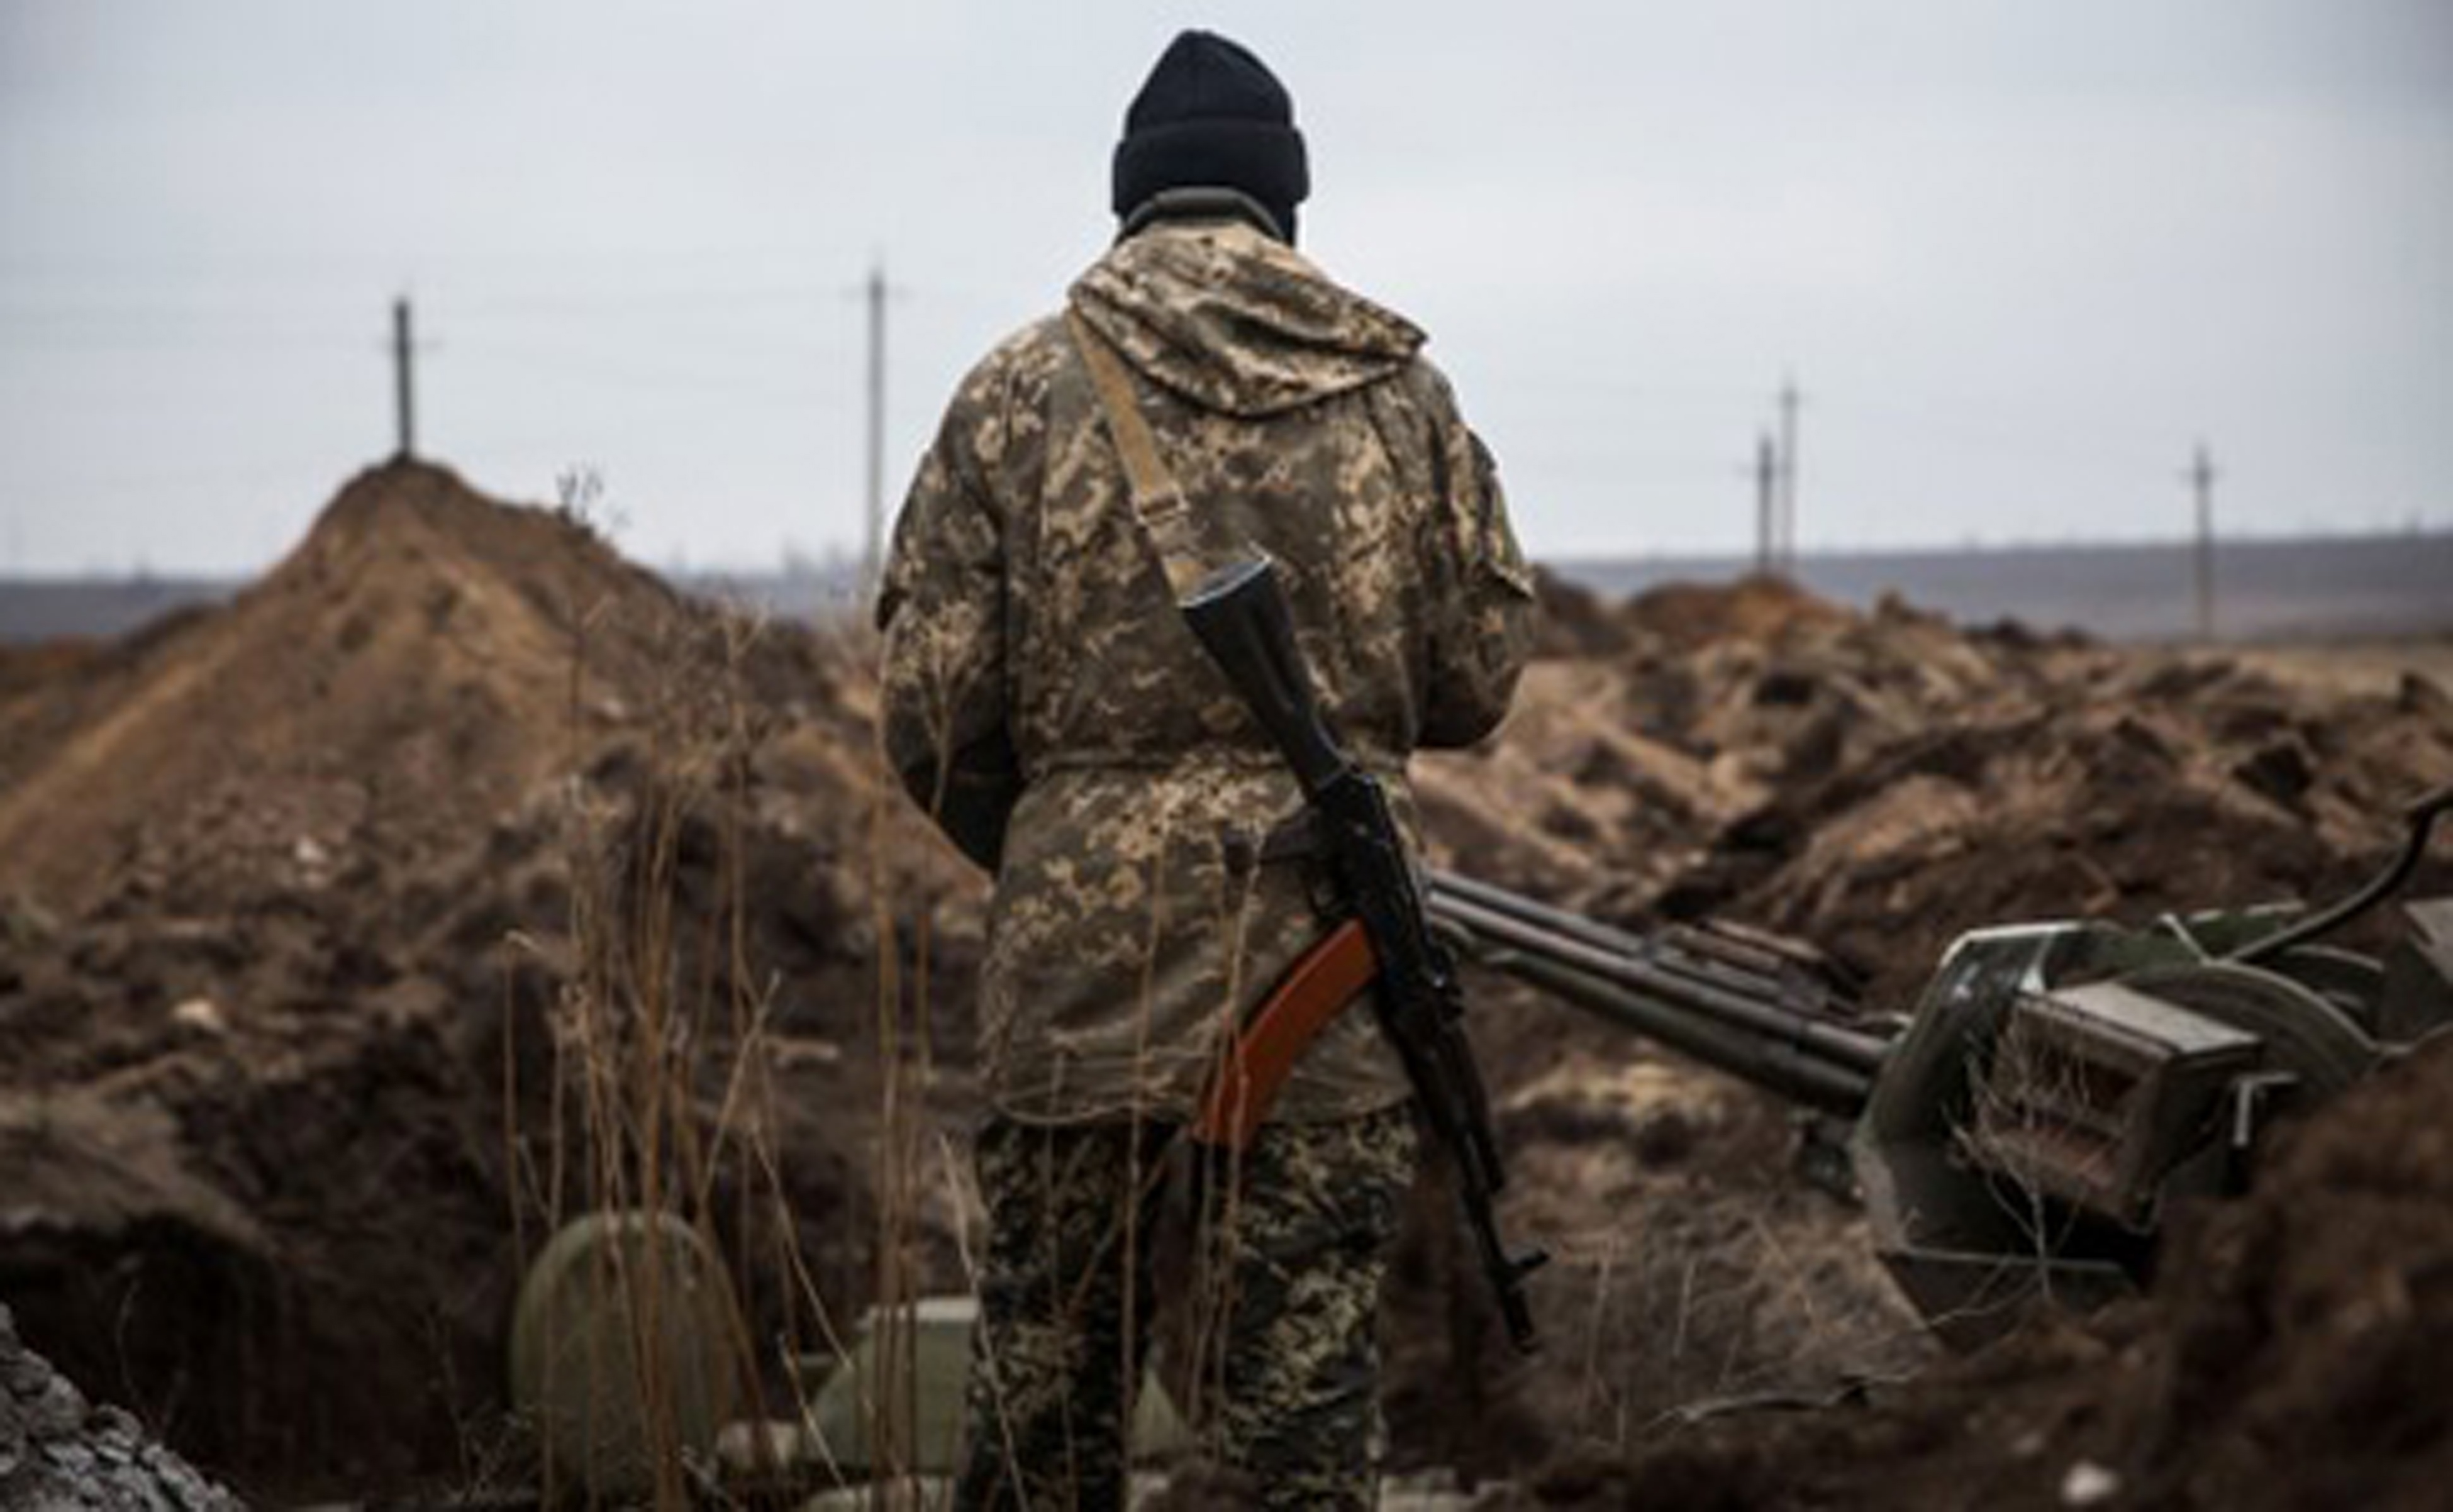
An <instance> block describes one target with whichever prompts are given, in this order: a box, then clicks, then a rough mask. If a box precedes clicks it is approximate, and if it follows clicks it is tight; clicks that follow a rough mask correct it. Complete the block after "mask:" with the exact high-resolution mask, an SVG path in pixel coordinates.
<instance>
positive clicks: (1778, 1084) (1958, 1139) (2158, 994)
mask: <svg viewBox="0 0 2453 1512" xmlns="http://www.w3.org/2000/svg"><path fill="white" fill-rule="evenodd" d="M2447 810H2453V787H2447V788H2444V789H2442V790H2440V791H2438V792H2435V793H2433V794H2431V795H2429V796H2428V797H2426V798H2424V799H2422V800H2421V801H2420V802H2418V803H2417V804H2414V805H2413V806H2411V807H2410V808H2409V810H2408V811H2407V814H2406V823H2407V829H2406V832H2405V836H2404V840H2403V846H2402V848H2401V851H2400V852H2399V854H2398V855H2397V856H2396V857H2395V858H2394V860H2393V861H2392V863H2391V864H2390V865H2387V866H2386V867H2385V868H2384V869H2383V871H2382V872H2380V873H2379V874H2378V875H2377V876H2376V877H2375V878H2373V879H2372V880H2370V881H2369V882H2368V883H2367V884H2366V885H2363V886H2362V887H2360V888H2359V889H2358V890H2357V891H2355V892H2354V893H2352V894H2351V895H2350V896H2349V897H2346V898H2344V899H2343V900H2342V901H2341V902H2339V903H2337V904H2334V905H2331V906H2328V907H2324V908H2322V909H2318V910H2314V911H2309V912H2303V911H2301V910H2299V909H2296V908H2291V907H2262V908H2250V909H2244V910H2236V911H2231V912H2224V913H2205V914H2196V915H2191V916H2187V917H2178V916H2166V917H2165V918H2164V919H2161V920H2158V921H2157V922H2156V923H2155V924H2154V925H2151V926H2149V927H2146V928H2128V927H2123V926H2121V925H2113V924H2109V923H2105V922H2102V921H2078V922H2064V923H2048V924H2029V925H2006V926H2002V927H1996V928H1989V929H1981V930H1977V931H1975V932H1973V933H1970V934H1966V935H1963V936H1962V937H1960V939H1959V940H1957V941H1956V942H1955V943H1953V944H1952V945H1951V946H1950V947H1949V949H1948V950H1947V951H1945V952H1944V956H1943V959H1942V963H1941V965H1940V967H1939V968H1938V969H1937V970H1936V971H1935V973H1934V975H1933V977H1932V979H1931V980H1930V981H1929V982H1928V983H1927V985H1926V986H1925V990H1924V991H1923V992H1922V994H1920V996H1919V997H1918V999H1917V1001H1916V1003H1915V1005H1913V1007H1912V1009H1911V1010H1910V1011H1909V1012H1907V1013H1905V1014H1900V1015H1885V1014H1880V1013H1867V1012H1865V1011H1864V1010H1863V1009H1862V1008H1860V1007H1859V1006H1858V1005H1857V1004H1856V1003H1855V1002H1854V1001H1853V994H1852V992H1851V991H1850V988H1849V985H1848V984H1846V983H1845V982H1844V981H1838V980H1835V978H1834V976H1833V974H1832V973H1830V972H1829V971H1827V970H1825V969H1823V968H1822V966H1821V965H1820V963H1819V962H1818V960H1817V958H1816V957H1815V956H1814V954H1813V953H1812V952H1811V951H1809V950H1806V949H1804V948H1803V947H1800V946H1797V945H1792V944H1789V943H1787V942H1784V941H1781V940H1779V939H1777V938H1775V937H1771V936H1767V935H1763V934H1758V933H1755V932H1752V931H1746V930H1742V929H1733V928H1729V927H1726V926H1720V925H1704V926H1696V925H1673V926H1670V927H1668V928H1665V929H1662V930H1659V931H1656V932H1652V933H1648V934H1636V933H1631V932H1628V931H1625V930H1622V929H1616V928H1613V927H1611V926H1609V925H1605V924H1601V923H1599V922H1596V921H1594V920H1591V919H1586V918H1583V917H1580V916H1577V915H1574V914H1570V913H1566V912H1564V911H1562V910H1559V909H1556V908H1552V907H1549V906H1547V905H1543V904H1540V903H1537V902H1535V901H1534V900H1532V899H1529V898H1526V897H1523V896H1520V895H1518V894H1516V893H1513V892H1509V891H1507V890H1506V889H1504V888H1500V887H1494V886H1491V885H1487V884H1485V883H1479V882H1474V881H1471V880H1469V879H1466V878H1464V877H1459V876H1454V875H1434V876H1433V877H1432V879H1431V882H1430V887H1429V892H1430V910H1431V914H1432V917H1433V919H1434V920H1435V921H1436V922H1437V924H1438V925H1439V926H1440V927H1441V928H1442V929H1443V931H1445V932H1446V933H1447V934H1448V935H1449V936H1450V937H1451V938H1452V939H1453V940H1454V941H1455V942H1456V943H1457V945H1458V946H1459V948H1460V949H1461V951H1462V952H1463V953H1464V954H1465V955H1466V958H1467V959H1468V960H1471V961H1474V962H1478V963H1480V964H1481V965H1485V966H1487V967H1490V968H1493V969H1496V970H1500V971H1504V972H1506V973H1508V974H1509V975H1512V976H1515V977H1518V978H1520V979H1522V980H1524V981H1526V982H1527V983H1529V984H1531V985H1534V986H1536V987H1539V988H1542V989H1543V990H1545V991H1546V992H1549V993H1552V994H1554V995H1556V996H1558V997H1559V998H1562V999H1564V1000H1565V1001H1566V1002H1568V1003H1571V1004H1574V1005H1578V1006H1580V1007H1584V1008H1586V1009H1588V1010H1590V1011H1592V1012H1594V1013H1597V1014H1599V1015H1601V1016H1603V1017H1605V1018H1606V1019H1608V1020H1609V1021H1610V1022H1612V1023H1614V1024H1617V1025H1621V1026H1623V1027H1625V1028H1629V1029H1632V1030H1634V1031H1635V1032H1637V1033H1639V1034H1642V1035H1645V1037H1647V1038H1650V1039H1653V1040H1656V1041H1658V1042H1659V1043H1661V1044H1665V1045H1666V1046H1668V1047H1670V1048H1672V1049H1674V1050H1677V1051H1679V1052H1680V1053H1682V1054H1685V1055H1687V1056H1690V1057H1692V1058H1694V1059H1696V1060H1699V1061H1702V1062H1704V1063H1705V1064H1708V1065H1712V1066H1715V1067H1717V1068H1719V1069H1721V1070H1723V1071H1725V1072H1728V1073H1730V1074H1731V1075H1734V1076H1736V1077H1739V1078H1741V1079H1742V1080H1745V1081H1747V1082H1750V1083H1753V1084H1755V1085H1757V1086H1760V1087H1763V1088H1765V1090H1767V1091H1770V1092H1772V1093H1774V1094H1775V1095H1777V1096H1779V1097H1782V1098H1785V1099H1786V1100H1788V1101H1790V1102H1792V1103H1795V1104H1800V1105H1801V1106H1803V1107H1805V1108H1808V1109H1812V1110H1815V1111H1816V1112H1817V1113H1819V1114H1821V1115H1825V1117H1826V1119H1828V1120H1836V1121H1838V1122H1839V1123H1840V1124H1844V1125H1845V1131H1844V1135H1843V1138H1842V1140H1841V1141H1840V1142H1839V1144H1838V1145H1837V1146H1836V1151H1831V1152H1833V1153H1836V1155H1837V1159H1836V1160H1835V1161H1834V1162H1833V1164H1836V1165H1837V1166H1838V1172H1837V1174H1838V1175H1840V1176H1841V1177H1842V1179H1843V1183H1844V1184H1847V1185H1851V1186H1853V1188H1854V1189H1855V1191H1856V1192H1857V1193H1858V1194H1859V1195H1861V1196H1862V1198H1863V1201H1864V1203H1865V1209H1866V1214H1867V1217H1868V1220H1869V1221H1870V1223H1871V1225H1872V1228H1873V1235H1874V1243H1875V1247H1876V1251H1877V1253H1878V1255H1879V1256H1880V1258H1881V1259H1882V1261H1883V1262H1884V1263H1885V1266H1886V1267H1887V1268H1888V1269H1889V1271H1890V1272H1891V1275H1892V1276H1893V1278H1894V1279H1895V1280H1896V1281H1897V1283H1899V1285H1900V1288H1901V1290H1902V1291H1903V1292H1904V1293H1905V1295H1906V1296H1907V1298H1908V1300H1909V1301H1910V1303H1913V1304H1914V1305H1915V1306H1916V1308H1917V1309H1918V1311H1919V1312H1920V1313H1922V1314H1923V1315H1924V1316H1925V1319H1926V1320H1927V1322H1928V1323H1931V1324H1932V1325H1933V1327H1934V1328H1935V1330H1936V1331H1937V1332H1938V1333H1940V1334H1941V1335H1942V1336H1943V1337H1944V1339H1945V1340H1947V1341H1950V1342H1953V1343H1976V1342H1981V1341H1983V1340H1984V1339H1986V1338H1989V1337H1991V1336H1992V1335H1993V1334H1995V1333H1997V1332H1999V1331H2000V1329H2001V1328H2002V1327H2003V1326H2004V1324H2005V1323H2007V1322H2008V1321H2009V1319H2011V1318H2012V1317H2013V1316H2015V1315H2016V1313H2017V1312H2018V1311H2019V1310H2020V1309H2021V1307H2022V1306H2023V1305H2024V1303H2026V1302H2027V1301H2029V1300H2030V1299H2032V1298H2034V1297H2036V1296H2038V1295H2040V1294H2042V1295H2047V1296H2050V1297H2052V1298H2054V1299H2056V1300H2059V1301H2062V1302H2064V1303H2073V1304H2077V1305H2082V1306H2084V1305H2088V1304H2091V1303H2096V1302H2101V1301H2104V1300H2106V1299H2108V1298H2110V1297H2112V1296H2115V1295H2119V1294H2121V1293H2123V1292H2125V1291H2127V1290H2129V1289H2131V1288H2132V1287H2133V1286H2134V1285H2136V1284H2137V1283H2138V1282H2139V1281H2140V1280H2141V1279H2142V1278H2143V1277H2144V1273H2145V1272H2146V1270H2147V1269H2148V1267H2149V1266H2150V1265H2151V1264H2152V1263H2153V1257H2154V1251H2155V1240H2156V1237H2157V1233H2158V1230H2159V1228H2160V1226H2161V1224H2162V1221H2163V1218H2164V1214H2165V1212H2166V1211H2167V1210H2168V1209H2169V1208H2170V1206H2171V1204H2173V1203H2174V1202H2176V1201H2178V1200H2180V1199H2183V1198H2186V1197H2192V1196H2202V1195H2217V1194H2223V1193H2228V1192H2234V1191H2237V1190H2239V1189H2241V1188H2242V1186H2243V1185H2244V1184H2245V1182H2246V1180H2247V1177H2248V1173H2249V1170H2250V1167H2251V1164H2252V1163H2253V1161H2254V1160H2255V1158H2256V1155H2257V1153H2258V1150H2259V1147H2260V1144H2261V1136H2262V1134H2263V1133H2264V1130H2265V1129H2266V1128H2268V1127H2269V1126H2270V1125H2271V1124H2273V1122H2274V1121H2275V1120H2276V1119H2277V1118H2278V1117H2280V1116H2282V1115H2283V1114H2285V1113H2287V1112H2290V1111H2293V1110H2296V1109H2304V1108H2306V1107H2308V1106H2310V1105H2313V1104H2317V1103H2321V1102H2323V1100H2324V1099H2327V1098H2330V1097H2332V1096H2334V1095H2336V1094H2337V1093H2339V1092H2341V1091H2342V1090H2343V1089H2344V1088H2345V1087H2347V1086H2349V1085H2350V1084H2353V1083H2355V1082H2357V1081H2359V1080H2360V1079H2362V1078H2363V1077H2365V1076H2367V1075H2369V1074H2371V1073H2372V1072H2373V1071H2375V1070H2376V1069H2377V1068H2378V1067H2379V1066H2380V1065H2381V1064H2384V1063H2385V1062H2387V1061H2389V1060H2391V1059H2392V1058H2394V1057H2395V1056H2397V1055H2398V1054H2400V1053H2402V1052H2403V1051H2405V1050H2406V1049H2407V1048H2408V1047H2409V1046H2410V1045H2412V1044H2415V1043H2416V1042H2418V1041H2419V1040H2421V1039H2423V1038H2425V1037H2427V1036H2428V1035H2431V1034H2434V1033H2437V1032H2440V1031H2442V1030H2443V1029H2444V1028H2446V1027H2447V1026H2448V1025H2453V897H2447V898H2431V899H2424V900H2418V901H2412V902H2408V903H2405V904H2404V905H2403V907H2402V910H2401V911H2402V913H2403V918H2404V922H2405V924H2406V925H2407V927H2406V928H2405V930H2404V932H2403V936H2402V937H2401V938H2400V939H2398V940H2397V941H2396V942H2395V943H2394V944H2393V945H2392V946H2391V947H2390V948H2389V949H2388V950H2387V951H2385V952H2384V954H2383V956H2382V957H2381V958H2380V957H2375V956H2369V955H2364V954H2361V953H2358V952H2354V951H2350V950H2345V949H2343V948H2340V947H2338V946H2335V945H2325V944H2321V943H2320V941H2321V940H2322V939H2323V937H2324V936H2326V935H2328V934H2330V933H2332V932H2333V931H2334V930H2336V929H2338V928H2340V927H2341V926H2342V925H2345V924H2348V923H2349V922H2351V921H2352V920H2353V919H2355V918H2358V917H2360V916H2361V915H2363V914H2364V913H2366V912H2368V911H2369V910H2371V909H2373V908H2375V907H2376V906H2377V905H2380V904H2382V903H2383V902H2384V901H2385V900H2386V899H2388V898H2389V897H2391V896H2392V895H2393V894H2395V893H2396V892H2398V891H2400V890H2401V889H2402V888H2403V885H2405V884H2406V883H2407V882H2408V880H2409V877H2410V875H2411V873H2412V871H2413V870H2414V869H2415V868H2416V867H2417V865H2418V864H2419V862H2420V859H2421V857H2422V856H2423V853H2424V851H2425V849H2426V846H2427V842H2428V836H2429V833H2430V831H2431V829H2432V827H2433V826H2434V824H2435V822H2436V820H2437V819H2438V818H2439V817H2441V816H2442V815H2443V814H2444V813H2445V812H2446V811H2447ZM1809 1147H1811V1146H1809ZM1826 1174H1830V1172H1829V1171H1828V1170H1827V1169H1826Z"/></svg>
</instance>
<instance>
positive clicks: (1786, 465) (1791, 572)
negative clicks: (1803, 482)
mask: <svg viewBox="0 0 2453 1512" xmlns="http://www.w3.org/2000/svg"><path fill="white" fill-rule="evenodd" d="M1801 397H1802V396H1801V395H1800V394H1799V393H1798V391H1797V380H1796V378H1794V377H1793V376H1789V375H1785V374H1784V375H1783V376H1782V378H1781V380H1780V532H1779V533H1780V571H1781V572H1782V573H1783V574H1784V575H1785V576H1788V577H1795V576H1796V575H1797V406H1798V402H1799V400H1800V398H1801Z"/></svg>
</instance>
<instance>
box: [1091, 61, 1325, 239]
mask: <svg viewBox="0 0 2453 1512" xmlns="http://www.w3.org/2000/svg"><path fill="white" fill-rule="evenodd" d="M1192 188H1204V189H1237V190H1240V191H1242V192H1243V193H1245V194H1248V195H1250V196H1251V197H1252V198H1253V199H1254V200H1257V201H1258V202H1259V203H1260V205H1261V208H1262V209H1266V210H1267V211H1268V212H1269V214H1270V215H1271V216H1272V217H1273V218H1274V219H1275V220H1276V221H1277V223H1278V226H1279V229H1282V230H1284V231H1285V232H1286V240H1288V241H1292V240H1294V234H1295V207H1296V206H1297V205H1299V204H1301V203H1303V200H1304V197H1305V196H1306V195H1307V194H1309V193H1310V192H1311V174H1310V170H1309V169H1308V168H1307V167H1306V163H1305V160H1304V139H1303V133H1302V132H1301V131H1298V130H1296V129H1295V107H1294V101H1293V99H1292V98H1290V97H1289V96H1288V95H1287V93H1286V86H1285V85H1283V84H1280V83H1279V82H1278V78H1277V75H1276V74H1274V73H1271V72H1270V71H1269V69H1268V65H1266V64H1265V63H1263V62H1262V61H1261V60H1260V59H1259V58H1256V57H1254V56H1253V55H1252V54H1251V52H1250V51H1249V50H1246V49H1245V48H1243V47H1241V46H1238V45H1237V44H1235V43H1232V42H1229V41H1227V39H1226V38H1225V37H1222V36H1219V35H1217V34H1216V33H1215V32H1209V31H1187V32H1184V33H1182V34H1181V35H1179V36H1178V37H1177V38H1176V39H1175V40H1174V41H1173V42H1170V43H1168V44H1167V50H1166V51H1165V52H1163V53H1161V54H1160V55H1159V60H1158V66H1157V67H1156V68H1153V69H1152V70H1150V76H1149V79H1148V82H1147V83H1145V84H1144V85H1143V86H1142V92H1141V93H1139V94H1137V95H1135V96H1133V103H1132V104H1131V106H1129V107H1128V108H1127V109H1126V111H1125V138H1124V140H1123V141H1121V142H1119V143H1117V144H1116V167H1115V211H1116V214H1117V215H1118V216H1119V217H1127V216H1130V215H1131V214H1132V212H1133V211H1134V209H1136V208H1138V207H1139V206H1140V205H1141V204H1142V202H1143V201H1145V200H1147V199H1148V198H1149V197H1150V196H1151V195H1153V194H1156V193H1158V192H1160V191H1161V190H1163V189H1192Z"/></svg>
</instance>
